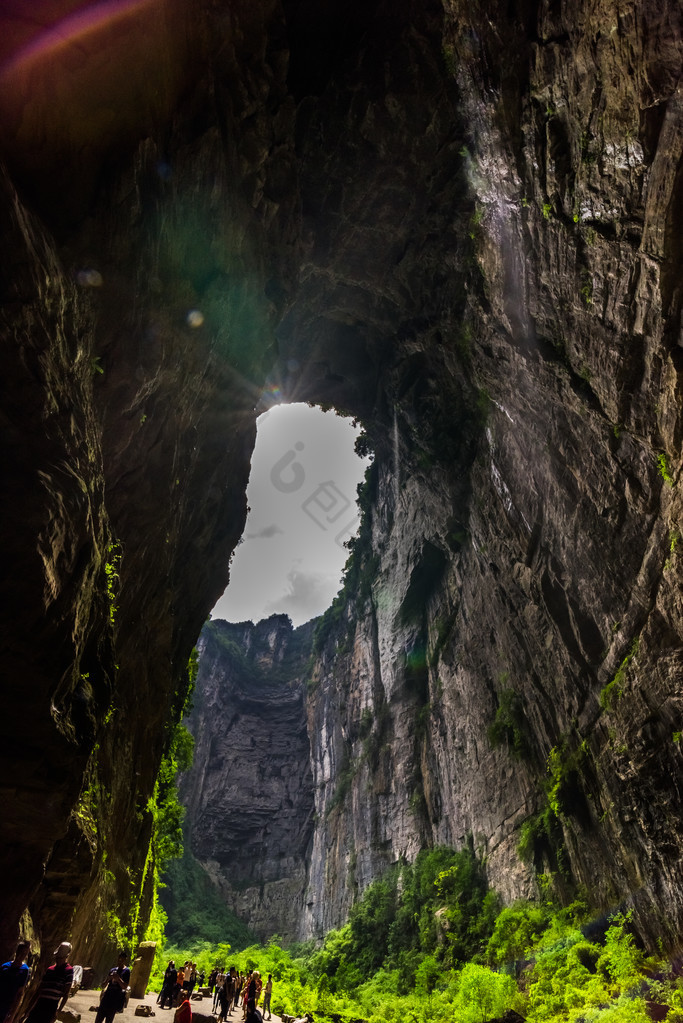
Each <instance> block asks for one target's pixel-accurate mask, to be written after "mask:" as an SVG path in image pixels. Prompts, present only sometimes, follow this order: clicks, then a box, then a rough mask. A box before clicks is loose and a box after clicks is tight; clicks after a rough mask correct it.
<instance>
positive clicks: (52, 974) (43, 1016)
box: [26, 941, 74, 1023]
mask: <svg viewBox="0 0 683 1023" xmlns="http://www.w3.org/2000/svg"><path fill="white" fill-rule="evenodd" d="M70 955H71V945H70V944H69V942H68V941H63V942H62V943H61V945H60V946H59V948H58V949H57V951H56V952H55V953H54V956H55V961H54V964H53V965H52V966H50V967H49V969H48V970H47V971H46V972H45V976H44V977H43V979H42V980H41V982H40V987H39V988H38V992H37V994H36V1000H35V1002H34V1003H33V1006H32V1007H31V1011H30V1012H29V1014H28V1016H27V1017H26V1023H54V1021H55V1019H56V1018H57V1013H58V1012H59V1011H60V1009H63V1008H64V1006H65V1004H66V1000H67V998H68V997H69V992H70V991H71V985H72V984H73V979H74V968H73V966H72V965H71V963H70V962H68V959H69V956H70Z"/></svg>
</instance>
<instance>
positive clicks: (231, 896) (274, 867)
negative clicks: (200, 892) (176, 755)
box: [181, 615, 314, 940]
mask: <svg viewBox="0 0 683 1023" xmlns="http://www.w3.org/2000/svg"><path fill="white" fill-rule="evenodd" d="M311 632H312V625H311V624H309V625H303V626H301V628H299V629H297V630H296V631H295V632H293V631H292V626H291V622H290V621H289V618H288V617H287V616H286V615H273V616H272V617H271V618H268V619H266V620H265V621H263V622H260V623H259V624H258V625H256V626H252V625H251V623H245V624H242V625H230V624H228V623H227V622H221V621H217V622H211V623H209V624H207V625H206V626H205V627H204V629H203V631H202V637H201V640H200V644H199V653H200V672H199V676H198V679H197V689H196V697H195V699H194V706H193V710H192V713H191V715H190V717H189V719H188V727H189V728H190V730H191V731H192V732H193V734H194V735H195V736H196V740H197V741H196V746H195V759H194V764H193V767H192V770H191V771H190V772H189V773H188V775H187V776H185V777H184V778H183V784H182V786H181V798H182V800H183V802H184V803H185V804H186V805H187V807H188V814H187V829H188V833H189V835H190V836H191V838H190V848H191V850H192V851H193V853H194V854H195V856H197V858H198V859H200V862H201V863H202V865H203V866H204V868H205V869H206V870H207V872H208V874H209V876H210V877H211V878H212V880H213V881H214V883H215V884H216V887H217V888H218V890H219V891H220V893H221V895H222V897H223V898H224V899H225V901H226V903H227V904H228V905H230V907H231V908H232V909H233V910H234V911H235V912H236V913H237V914H238V916H240V917H242V918H243V919H248V920H249V926H250V928H251V929H252V930H253V931H254V933H255V934H257V935H258V936H259V937H260V938H261V939H262V940H266V939H268V938H269V937H270V936H271V935H272V934H275V933H277V934H281V935H283V936H284V937H288V938H289V939H290V940H291V939H293V938H295V937H296V936H297V935H298V933H299V927H300V920H301V917H302V915H303V897H304V890H305V880H306V872H307V866H308V858H309V853H310V849H309V846H310V842H311V837H312V832H313V814H314V805H313V783H312V777H311V751H310V743H309V739H308V732H307V729H306V713H305V707H304V703H305V695H306V667H307V662H308V658H309V654H310V646H311Z"/></svg>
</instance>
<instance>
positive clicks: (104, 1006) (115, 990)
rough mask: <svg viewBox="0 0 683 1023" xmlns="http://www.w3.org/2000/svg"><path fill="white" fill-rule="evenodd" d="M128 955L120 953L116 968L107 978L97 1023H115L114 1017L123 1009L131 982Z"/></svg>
mask: <svg viewBox="0 0 683 1023" xmlns="http://www.w3.org/2000/svg"><path fill="white" fill-rule="evenodd" d="M127 962H128V955H127V953H126V952H123V951H121V952H119V958H118V962H117V964H116V966H112V968H111V970H110V971H109V975H108V976H107V985H106V987H105V988H104V989H103V991H102V997H101V998H100V1006H99V1008H98V1010H97V1013H96V1015H95V1023H102V1021H103V1020H104V1021H105V1023H114V1016H115V1015H116V1013H117V1012H120V1011H121V1009H123V1006H124V1004H125V1001H126V991H127V989H128V982H129V981H130V969H129V967H128V965H127Z"/></svg>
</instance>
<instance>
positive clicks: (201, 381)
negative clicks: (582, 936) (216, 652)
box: [0, 0, 683, 960]
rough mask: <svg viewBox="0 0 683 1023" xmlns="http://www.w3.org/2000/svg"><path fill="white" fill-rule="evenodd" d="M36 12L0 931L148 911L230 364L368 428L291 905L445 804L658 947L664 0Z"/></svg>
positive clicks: (497, 854) (21, 278) (228, 405)
mask: <svg viewBox="0 0 683 1023" xmlns="http://www.w3.org/2000/svg"><path fill="white" fill-rule="evenodd" d="M83 6H88V5H83ZM58 8H59V5H58V4H57V3H55V2H52V0H51V2H48V0H45V2H44V3H39V4H37V5H36V15H35V17H34V18H33V19H32V20H31V21H30V22H28V21H26V19H22V18H21V17H14V16H13V15H12V14H11V13H9V14H3V18H5V19H6V21H7V24H8V25H9V30H8V31H5V32H3V33H2V39H3V43H2V47H3V61H4V62H3V64H2V68H1V69H0V70H1V75H2V77H1V80H0V85H1V87H2V88H1V90H0V101H1V106H2V119H1V124H2V128H1V130H0V145H1V147H2V154H3V158H4V161H5V163H6V165H7V174H6V176H5V177H4V178H3V182H4V184H3V189H4V191H3V195H4V197H5V199H4V211H3V238H2V246H3V256H4V259H3V291H2V301H3V308H2V317H3V319H2V323H3V331H2V333H3V343H4V345H5V348H4V351H5V356H4V367H5V372H4V376H3V404H2V408H3V436H4V440H5V446H6V451H7V457H6V463H5V464H6V465H7V469H6V483H7V494H8V497H7V500H6V501H5V508H6V510H7V511H6V515H5V516H4V518H3V536H2V539H3V550H5V551H6V552H11V563H10V566H9V567H10V571H8V572H6V573H4V574H3V583H2V585H3V611H4V621H3V626H4V630H5V631H4V634H3V650H4V654H3V657H4V665H5V668H6V672H7V680H8V681H7V682H6V689H7V691H8V693H9V695H8V700H9V703H10V707H11V713H7V714H5V715H4V716H3V724H2V728H3V744H2V755H3V757H7V763H6V764H5V765H4V766H5V767H6V770H5V772H4V779H5V784H6V785H7V786H8V789H9V791H8V792H7V806H8V810H7V812H6V814H4V815H3V827H4V828H5V829H6V834H7V836H8V839H7V841H6V842H5V843H3V852H2V857H1V858H0V864H1V865H2V867H3V868H4V876H9V877H11V878H12V879H13V883H12V885H11V886H8V888H9V890H8V891H6V892H5V896H4V898H5V900H6V901H5V902H4V903H3V912H2V914H0V920H1V921H2V926H3V928H5V929H6V934H5V937H6V939H7V940H8V941H9V940H11V939H12V938H13V937H14V933H15V930H16V925H17V920H18V918H19V914H20V913H21V910H22V909H23V908H24V907H25V906H27V905H28V904H29V903H30V904H31V909H32V913H33V917H34V920H35V922H36V923H37V926H38V927H39V929H40V930H41V931H42V933H43V934H44V935H45V936H46V940H48V941H53V940H55V939H56V937H59V938H61V937H62V936H63V933H62V932H64V931H65V930H67V929H69V928H70V929H71V930H72V933H73V936H74V940H75V943H76V945H77V955H78V957H79V958H81V959H82V960H87V959H97V957H98V956H99V955H101V954H102V952H103V950H104V948H105V946H106V942H107V938H106V936H100V935H99V933H98V931H99V927H98V926H97V925H95V924H94V921H98V920H99V921H102V922H103V923H104V920H105V917H106V915H107V913H108V912H110V911H113V910H115V911H116V912H117V913H118V914H119V915H120V916H122V917H124V916H125V915H126V913H130V907H129V901H130V894H131V892H133V893H134V897H135V901H136V907H137V903H138V902H139V905H140V914H141V915H140V919H144V917H145V915H146V913H147V912H148V908H149V894H150V893H149V863H148V860H147V849H148V840H149V834H150V829H151V820H150V819H149V812H148V810H147V800H148V797H149V795H150V793H151V791H152V789H153V784H154V776H155V772H156V769H157V767H158V764H159V760H160V757H161V755H162V752H163V749H164V745H165V741H166V736H167V730H168V723H169V721H171V720H172V718H173V715H174V707H175V709H176V711H177V703H178V699H179V697H178V696H177V694H179V693H182V689H183V675H184V671H185V665H186V663H187V658H188V655H189V652H190V649H191V646H192V644H193V642H194V640H195V638H196V636H197V634H198V632H199V629H200V627H201V624H202V622H203V621H204V619H205V617H206V614H207V612H208V611H209V609H210V607H211V606H212V604H213V602H214V600H215V598H216V597H217V595H218V594H219V593H220V591H221V589H222V587H223V585H224V583H225V581H226V577H227V559H228V556H229V553H230V551H231V550H232V549H233V547H234V545H235V543H236V542H237V539H238V537H239V535H240V532H241V529H242V524H243V519H244V515H245V500H244V489H245V485H246V479H247V474H248V460H249V454H250V451H251V447H252V444H253V437H254V418H255V414H256V407H257V405H258V402H259V399H260V395H261V392H262V388H263V385H264V383H265V382H268V383H269V384H273V385H278V386H280V387H281V388H282V390H283V391H284V393H285V394H286V395H287V396H288V397H291V398H298V399H306V400H311V401H322V402H331V403H333V404H335V405H336V406H337V407H338V408H341V409H345V410H348V411H349V412H351V413H352V414H355V415H357V416H359V417H360V418H361V420H362V422H363V423H364V424H365V426H366V429H367V431H368V435H369V438H370V441H371V443H372V444H373V445H374V448H375V451H376V470H375V471H376V479H375V481H374V484H373V487H374V490H373V493H372V500H371V502H370V504H371V509H370V512H369V517H368V520H367V522H368V527H367V529H368V536H367V537H366V539H365V540H364V541H363V544H362V545H361V546H362V548H363V549H362V551H360V553H361V555H362V561H363V564H364V565H365V573H364V577H363V578H362V579H361V580H360V583H359V586H358V588H357V590H356V592H355V593H353V594H351V597H352V599H351V601H350V602H349V604H348V606H347V607H346V608H345V609H343V610H341V611H340V613H339V614H338V616H337V617H338V619H339V620H338V622H337V625H336V626H335V628H333V629H330V630H328V632H327V637H326V640H325V642H324V643H322V645H321V647H320V649H319V651H318V653H319V658H318V661H317V664H316V666H315V668H314V674H313V682H314V683H315V687H314V695H313V697H312V700H311V702H310V703H309V705H308V723H309V737H310V742H311V750H312V754H311V765H312V777H313V786H314V798H315V807H316V811H317V814H318V819H317V825H316V828H315V831H314V834H313V838H312V851H311V854H310V860H309V868H308V869H309V875H308V882H307V885H308V888H307V891H306V894H305V895H304V897H303V902H304V904H305V905H306V907H307V909H306V911H305V913H304V916H303V919H302V921H301V931H302V933H309V932H315V933H318V932H319V931H320V930H321V929H322V928H324V927H325V926H328V925H329V924H332V923H336V922H339V920H340V919H341V917H342V916H343V914H344V913H345V911H346V909H347V908H348V906H349V904H350V902H351V900H352V898H353V893H354V890H355V885H358V886H363V885H364V884H365V883H366V882H367V881H368V880H369V879H370V878H371V877H372V876H374V874H375V873H376V872H377V871H378V870H379V869H381V867H382V866H383V865H384V864H385V863H387V862H389V861H391V860H393V859H395V858H396V857H397V856H398V855H399V854H400V853H402V852H404V853H406V854H407V855H412V853H414V852H415V850H416V849H417V848H418V847H419V846H420V844H422V843H424V842H429V841H448V842H453V843H454V844H458V843H459V842H460V841H462V839H463V837H464V836H465V835H466V834H467V833H468V832H472V833H473V835H474V837H475V841H476V844H477V846H478V847H479V848H480V849H481V850H482V851H483V852H485V853H486V854H487V856H488V869H489V873H490V878H491V881H492V883H493V884H495V885H496V886H497V887H499V888H500V889H501V891H503V892H504V893H505V894H506V895H507V896H509V897H512V896H514V895H517V894H521V893H526V892H529V891H530V890H532V888H533V884H534V881H533V876H534V872H533V869H532V868H533V866H534V864H535V867H536V868H537V869H538V870H541V871H545V872H550V873H553V874H554V884H555V886H556V887H557V889H558V890H559V891H560V892H562V891H567V892H568V891H570V890H571V888H572V886H573V885H576V884H585V885H587V886H589V887H590V890H591V896H592V898H593V899H594V901H595V903H596V905H599V906H600V907H602V908H605V907H609V906H613V905H615V904H617V903H619V902H621V901H622V900H624V899H627V898H630V899H632V900H633V902H634V904H635V906H636V910H637V917H638V921H639V924H640V927H641V929H642V931H643V933H644V934H645V935H646V936H647V937H649V938H653V937H654V936H655V935H657V934H661V935H662V936H663V937H664V939H665V940H666V941H667V943H669V944H675V942H676V940H677V934H678V933H680V930H681V924H682V923H683V905H682V904H681V896H680V885H679V883H678V864H679V862H680V853H681V849H680V835H681V833H683V831H682V828H681V823H682V822H681V802H680V794H679V777H680V768H681V749H680V741H679V740H680V732H681V670H682V666H681V659H682V655H681V582H680V560H679V559H680V555H679V541H678V536H679V531H680V524H681V497H680V482H679V480H680V466H681V411H680V410H681V379H680V374H681V361H682V351H681V289H680V276H681V241H680V223H681V214H682V212H683V209H682V207H683V181H682V176H683V162H682V159H681V156H682V146H681V141H682V135H683V132H682V129H683V103H682V100H681V95H682V94H681V86H680V84H679V79H680V69H681V66H682V57H683V53H682V37H683V31H682V26H681V10H680V6H679V5H677V4H675V3H672V2H668V3H667V2H652V0H647V2H646V0H642V2H636V0H631V2H627V3H619V4H616V3H612V2H608V0H600V2H598V3H591V4H588V3H582V2H578V3H576V4H572V5H563V4H559V3H550V2H540V0H539V2H532V0H528V2H524V0H518V2H512V3H507V4H502V3H498V2H494V0H483V2H480V3H471V2H468V3H465V2H464V0H463V2H461V0H445V2H444V3H442V4H441V3H437V2H436V0H434V2H427V3H424V2H421V3H419V4H418V3H410V2H409V0H402V2H394V3H392V4H386V5H385V4H382V3H367V2H365V3H362V4H361V3H352V4H350V5H349V4H348V3H344V4H341V3H337V2H336V0H329V2H325V3H318V4H315V5H313V4H310V5H309V4H306V3H302V2H299V0H284V2H282V3H276V2H274V0H273V2H268V3H266V2H264V3H254V2H250V3H246V2H245V3H230V4H227V3H225V4H223V3H211V4H209V3H204V2H202V0H193V2H192V3H180V2H179V0H178V2H175V0H165V2H162V0H159V2H158V3H151V4H148V5H144V6H143V7H142V8H141V9H140V10H139V11H134V10H130V11H127V12H126V13H125V14H123V15H122V16H121V17H120V18H117V19H114V20H112V21H110V22H107V23H105V24H101V25H97V26H95V28H94V29H93V31H89V32H88V33H86V34H85V36H84V37H83V38H82V39H80V42H79V45H80V49H77V50H76V51H74V50H71V49H69V45H70V44H68V43H67V44H66V48H64V45H62V48H60V49H59V50H55V49H54V47H51V46H50V45H49V44H50V39H52V41H53V42H54V39H55V38H56V37H55V36H54V34H53V35H52V36H47V37H41V38H40V39H38V40H37V34H39V33H40V31H41V28H42V27H46V28H47V29H50V28H52V27H54V25H55V24H56V23H57V22H58V21H59V19H60V18H61V17H62V16H63V15H64V13H65V12H64V11H63V10H62V9H58ZM73 8H74V5H71V9H72V10H73ZM136 19H141V20H139V21H136ZM59 23H60V26H61V28H60V33H59V39H60V40H63V39H64V38H65V35H66V37H67V38H68V31H67V32H66V33H65V31H64V25H63V24H62V23H61V22H59ZM79 24H80V23H79ZM69 25H71V26H72V28H73V27H74V22H73V21H71V22H67V28H68V26H69ZM32 34H33V35H32ZM36 40H37V41H38V42H39V43H42V45H35V46H33V45H30V46H29V49H28V50H25V49H22V47H24V46H25V45H29V44H32V43H35V42H36ZM75 54H76V55H77V59H76V56H75ZM93 274H94V275H93ZM197 313H199V314H201V315H200V317H199V318H198V316H197V315H196V314H197ZM188 314H193V315H190V316H189V318H188ZM119 555H120V561H119V560H118V558H119ZM108 565H109V567H110V572H109V574H107V566H108ZM112 567H113V568H114V570H115V572H116V574H117V576H118V578H116V579H115V581H114V583H112V574H111V569H112ZM26 707H30V713H31V728H28V729H27V730H26V734H25V735H24V734H23V733H18V731H17V727H16V722H17V717H20V716H21V714H22V712H23V711H25V708H26ZM492 724H497V729H494V731H493V732H492V733H489V729H490V726H491V725H492ZM19 734H21V737H22V741H21V742H19V741H18V735H19ZM515 747H516V748H517V752H518V753H521V754H523V755H522V756H521V758H517V759H516V758H515V757H513V756H512V752H513V751H514V749H515ZM553 749H554V750H556V751H557V752H556V753H555V754H553V755H551V751H552V750H553ZM549 757H550V761H549V763H550V768H551V770H550V772H549V771H548V768H547V765H548V758H549ZM84 772H85V773H84ZM340 781H341V782H343V784H341V788H340ZM81 790H82V791H81ZM79 791H81V797H80V801H79ZM94 793H96V798H93V794H94ZM86 796H87V797H88V798H87V799H85V797H86ZM548 798H550V799H551V800H552V802H553V805H554V806H555V808H556V811H557V813H555V815H554V818H553V820H552V821H551V824H550V825H549V826H547V827H546V826H545V825H543V826H542V824H541V823H540V821H541V818H540V817H538V816H536V817H535V816H534V815H535V814H538V813H539V812H540V811H542V810H543V809H544V807H545V804H546V802H547V801H548ZM84 800H85V802H84ZM72 810H75V812H73V813H72ZM544 819H545V821H546V823H547V821H548V819H549V818H548V815H547V814H546V815H545V817H544ZM525 820H526V821H527V822H528V823H527V825H526V829H525V832H524V836H525V844H526V848H527V852H528V855H529V858H530V860H529V863H528V864H527V865H524V864H523V863H522V861H521V860H520V858H519V856H518V853H517V844H518V841H519V838H520V834H521V832H522V827H523V823H524V821H525ZM532 825H533V826H532ZM198 826H200V822H199V820H198ZM105 851H106V853H107V857H106V865H105V860H104V858H103V854H104V852H105ZM268 855H270V849H268ZM246 880H249V882H250V881H251V878H249V879H247V878H246V877H245V881H246ZM136 911H137V908H136ZM74 914H75V915H74ZM72 921H73V922H72ZM56 932H59V933H56ZM93 934H94V935H95V937H94V938H93V937H92V936H93Z"/></svg>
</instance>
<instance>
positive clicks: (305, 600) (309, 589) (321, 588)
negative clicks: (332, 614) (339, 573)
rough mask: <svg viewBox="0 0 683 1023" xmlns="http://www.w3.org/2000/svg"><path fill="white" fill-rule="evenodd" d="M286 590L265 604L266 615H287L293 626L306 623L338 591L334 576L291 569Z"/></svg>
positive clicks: (337, 583) (336, 580)
mask: <svg viewBox="0 0 683 1023" xmlns="http://www.w3.org/2000/svg"><path fill="white" fill-rule="evenodd" d="M287 583H288V589H287V590H286V592H285V593H283V594H282V596H280V597H279V598H277V599H276V600H272V601H270V603H268V604H266V607H265V611H266V614H275V613H277V614H288V615H289V616H290V618H291V619H292V621H293V622H294V624H295V625H300V624H301V623H302V622H307V621H309V620H310V619H311V618H315V617H316V616H317V615H319V614H320V613H321V611H320V609H321V607H322V608H325V607H327V606H328V605H329V604H330V603H331V602H332V598H333V597H334V595H335V593H336V592H337V590H338V589H339V580H338V578H337V577H336V576H331V575H321V574H320V573H319V572H301V571H300V570H299V569H298V568H293V569H292V570H291V571H290V572H288V573H287Z"/></svg>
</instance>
